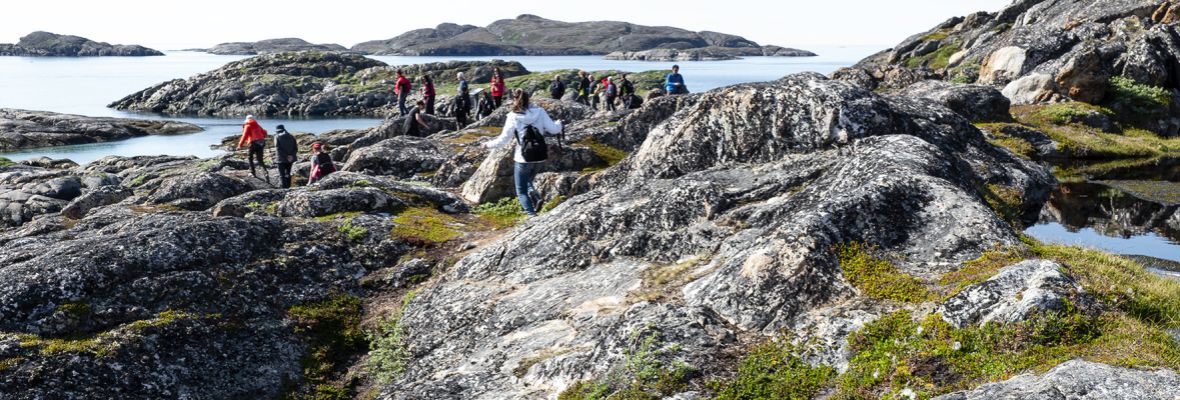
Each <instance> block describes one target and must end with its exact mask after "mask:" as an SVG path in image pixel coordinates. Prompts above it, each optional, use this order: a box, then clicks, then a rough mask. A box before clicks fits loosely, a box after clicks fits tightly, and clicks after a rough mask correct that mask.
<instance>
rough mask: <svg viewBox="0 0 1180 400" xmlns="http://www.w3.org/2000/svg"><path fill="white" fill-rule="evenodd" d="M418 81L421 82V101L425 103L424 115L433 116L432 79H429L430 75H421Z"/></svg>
mask: <svg viewBox="0 0 1180 400" xmlns="http://www.w3.org/2000/svg"><path fill="white" fill-rule="evenodd" d="M419 80H421V81H422V101H423V102H425V103H426V109H425V113H427V114H430V115H434V96H435V94H436V93H435V91H434V79H431V78H430V74H424V75H422V77H421V78H419Z"/></svg>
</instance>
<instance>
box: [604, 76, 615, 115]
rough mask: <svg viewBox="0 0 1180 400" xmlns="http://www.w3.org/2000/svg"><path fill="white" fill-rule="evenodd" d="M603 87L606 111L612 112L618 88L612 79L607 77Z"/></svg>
mask: <svg viewBox="0 0 1180 400" xmlns="http://www.w3.org/2000/svg"><path fill="white" fill-rule="evenodd" d="M603 86H604V89H603V97H605V98H606V99H605V100H606V110H607V111H614V110H615V100H617V99H618V98H619V86H618V85H615V81H614V79H612V78H611V77H609V76H608V77H606V82H605V83H603Z"/></svg>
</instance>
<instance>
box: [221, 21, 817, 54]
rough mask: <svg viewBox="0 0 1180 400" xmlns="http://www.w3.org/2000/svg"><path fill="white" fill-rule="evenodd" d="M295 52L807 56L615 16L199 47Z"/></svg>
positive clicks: (740, 39)
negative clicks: (351, 40)
mask: <svg viewBox="0 0 1180 400" xmlns="http://www.w3.org/2000/svg"><path fill="white" fill-rule="evenodd" d="M299 50H321V51H343V50H348V51H350V52H353V53H357V54H367V55H381V56H386V55H395V56H456V57H458V56H478V57H488V56H573V55H579V56H581V55H603V56H606V55H609V57H608V58H610V59H620V60H643V61H708V60H730V59H735V58H738V57H748V56H787V57H799V56H814V55H815V53H812V52H809V51H806V50H797V49H789V48H784V47H780V46H773V45H767V46H763V45H760V44H758V43H756V42H753V41H751V40H747V39H746V38H743V37H741V36H736V35H730V34H725V33H718V32H709V31H703V32H692V31H689V30H685V29H680V28H673V27H664V26H660V27H653V26H643V25H636V24H632V23H627V22H616V21H593V22H562V21H554V20H550V19H545V18H541V17H538V16H535V15H528V14H526V15H521V16H519V17H516V18H515V19H503V20H499V21H496V22H493V23H492V24H491V25H488V26H487V27H478V26H474V25H458V24H452V23H444V24H441V25H438V26H437V27H435V28H426V29H416V30H412V31H409V32H406V33H403V34H401V35H399V36H397V37H394V38H392V39H385V40H373V41H367V42H363V43H359V44H357V45H355V46H352V48H351V49H345V48H344V47H343V46H339V45H335V44H321V45H316V44H311V43H308V42H307V41H305V40H302V39H293V38H288V39H271V40H264V41H261V42H254V43H223V44H219V45H217V46H215V47H213V48H210V49H205V50H203V51H205V52H208V53H212V54H222V55H256V54H270V53H278V52H284V51H299Z"/></svg>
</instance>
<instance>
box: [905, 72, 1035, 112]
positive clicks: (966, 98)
mask: <svg viewBox="0 0 1180 400" xmlns="http://www.w3.org/2000/svg"><path fill="white" fill-rule="evenodd" d="M897 95H898V96H912V97H920V98H924V99H930V100H933V101H935V102H937V103H938V104H939V105H942V106H944V107H946V108H949V109H951V110H952V111H954V112H956V113H959V115H962V116H963V117H964V118H967V119H968V120H970V121H1010V120H1012V115H1011V114H1010V113H1009V112H1008V108H1009V107H1010V106H1011V102H1009V101H1008V98H1006V97H1004V95H1003V94H1002V93H1000V91H999V90H996V88H994V87H992V86H987V85H962V84H954V83H949V82H943V81H933V80H930V81H922V82H918V83H915V84H913V85H910V86H908V87H906V88H905V89H902V90H901V91H899V92H897Z"/></svg>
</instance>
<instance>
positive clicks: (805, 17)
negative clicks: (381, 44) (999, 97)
mask: <svg viewBox="0 0 1180 400" xmlns="http://www.w3.org/2000/svg"><path fill="white" fill-rule="evenodd" d="M1008 3H1010V0H973V1H971V0H842V1H831V0H807V1H800V0H787V1H784V0H779V1H773V0H769V1H766V0H764V1H752V0H724V1H679V2H673V1H668V2H650V1H635V0H595V1H590V2H571V1H549V0H540V1H537V0H533V1H527V0H526V1H507V2H505V1H495V2H488V1H473V0H458V1H419V2H414V1H346V0H337V1H316V2H314V3H309V2H301V1H294V0H287V1H272V0H254V1H241V0H236V1H229V0H205V1H184V2H177V1H168V0H153V1H146V0H125V1H94V0H70V1H64V0H57V1H54V0H41V1H13V2H5V4H4V13H3V15H0V43H14V42H16V41H17V40H18V39H19V38H20V37H21V36H23V35H25V34H27V33H29V32H32V31H35V30H44V31H50V32H55V33H63V34H73V35H79V36H85V37H88V38H91V39H94V40H98V41H104V42H110V43H121V44H142V45H146V46H148V47H155V48H159V49H177V48H181V47H208V46H211V45H214V44H217V43H222V42H228V41H254V40H261V39H269V38H277V37H299V38H303V39H307V40H309V41H312V42H317V43H325V42H331V43H340V44H343V45H345V46H351V45H353V44H355V43H357V42H361V41H365V40H374V39H387V38H390V37H393V36H396V35H398V34H401V33H402V32H405V31H407V30H410V29H416V28H425V27H433V26H435V25H437V24H439V23H441V22H455V23H460V24H473V25H479V26H486V25H487V24H488V23H490V22H492V21H495V20H497V19H504V18H513V17H515V16H517V15H519V14H535V15H539V16H542V17H545V18H550V19H556V20H562V21H591V20H619V21H627V22H633V23H637V24H643V25H667V26H676V27H680V28H685V29H691V30H694V31H700V30H712V31H718V32H725V33H732V34H737V35H741V36H745V37H746V38H748V39H751V40H754V41H756V42H759V43H762V44H777V45H781V46H796V47H806V46H807V45H833V44H842V45H883V46H886V47H888V46H889V45H892V44H895V43H897V42H899V41H901V40H902V39H904V38H905V37H906V36H909V35H910V34H913V33H917V32H919V31H923V30H926V29H929V28H931V27H933V26H934V25H935V24H938V23H939V22H942V21H944V20H946V19H947V18H949V17H952V16H958V15H965V14H968V13H971V12H975V11H997V10H999V9H1001V8H1003V7H1004V6H1005V5H1007V4H1008Z"/></svg>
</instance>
